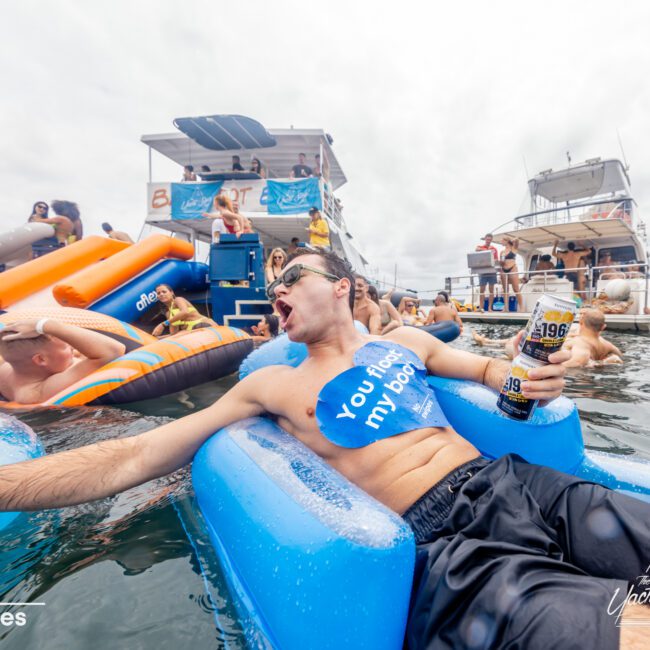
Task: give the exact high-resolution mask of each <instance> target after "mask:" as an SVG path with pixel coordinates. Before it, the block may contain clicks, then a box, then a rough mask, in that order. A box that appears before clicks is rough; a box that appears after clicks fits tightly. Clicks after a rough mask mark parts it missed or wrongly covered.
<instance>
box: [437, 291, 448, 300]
mask: <svg viewBox="0 0 650 650" xmlns="http://www.w3.org/2000/svg"><path fill="white" fill-rule="evenodd" d="M438 295H439V296H442V297H443V298H444V299H445V302H449V294H448V293H447V292H446V291H438Z"/></svg>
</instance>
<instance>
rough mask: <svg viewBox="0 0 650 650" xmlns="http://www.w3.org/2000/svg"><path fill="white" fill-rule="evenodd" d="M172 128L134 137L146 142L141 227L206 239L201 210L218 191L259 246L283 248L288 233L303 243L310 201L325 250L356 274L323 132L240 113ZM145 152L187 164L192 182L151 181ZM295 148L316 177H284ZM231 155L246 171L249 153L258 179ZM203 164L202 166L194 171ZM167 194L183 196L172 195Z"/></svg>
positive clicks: (338, 178)
mask: <svg viewBox="0 0 650 650" xmlns="http://www.w3.org/2000/svg"><path fill="white" fill-rule="evenodd" d="M174 126H176V128H177V129H178V131H177V132H176V133H164V134H158V135H143V136H142V138H141V140H142V142H144V144H146V145H147V146H148V147H149V184H148V192H147V198H148V200H147V206H148V208H147V218H146V223H147V224H149V225H151V226H156V227H158V228H162V229H163V230H168V231H172V232H174V233H178V234H179V235H186V236H187V237H188V238H190V240H192V241H203V242H210V238H211V235H210V228H211V223H212V220H211V219H209V218H205V217H202V216H201V213H202V212H210V211H211V208H212V206H211V200H212V198H213V196H214V194H215V192H221V193H224V194H226V195H227V196H229V197H230V199H231V200H232V201H233V203H235V204H238V207H239V212H240V213H241V214H243V215H244V216H245V217H247V218H248V219H250V221H251V222H252V225H253V228H254V230H255V232H257V233H259V235H260V238H261V240H262V241H263V243H264V246H265V248H274V247H276V246H279V247H284V248H286V247H287V246H288V245H289V243H290V241H291V239H292V238H293V237H297V238H298V239H299V240H300V241H301V242H304V241H305V240H308V236H307V230H306V229H307V227H308V226H309V221H310V220H309V214H308V211H309V209H310V208H311V207H313V206H315V207H318V208H319V209H320V210H321V213H322V214H323V216H324V217H325V219H326V220H327V222H328V225H329V227H330V240H331V245H332V249H333V250H334V251H335V252H336V253H338V254H339V255H341V256H343V257H345V258H346V259H348V260H349V261H350V262H351V264H352V265H353V267H354V268H355V269H359V271H360V272H363V271H364V269H365V267H366V265H367V261H366V260H365V258H364V257H363V255H362V254H361V253H360V252H359V250H358V249H357V247H356V246H355V245H353V243H352V241H351V240H352V235H351V234H350V232H349V230H348V227H347V225H346V223H345V219H344V218H343V215H342V212H341V204H340V202H339V200H338V199H337V198H336V196H335V192H336V190H338V189H339V188H340V187H341V186H342V185H343V184H344V183H346V182H347V178H346V177H345V174H344V172H343V169H342V168H341V165H340V163H339V161H338V159H337V158H336V155H335V153H334V150H333V147H332V144H333V139H332V137H331V136H330V135H329V134H328V133H326V132H325V131H323V130H322V129H294V128H289V129H266V128H265V127H264V126H263V125H262V124H260V123H259V122H257V121H256V120H253V119H251V118H249V117H244V116H242V115H208V116H203V117H184V118H177V119H176V120H174ZM152 150H154V151H157V152H159V153H161V154H162V155H163V156H165V157H166V158H169V159H170V160H172V161H174V162H175V163H178V164H179V165H180V166H181V169H182V167H184V166H185V165H192V166H193V167H194V172H195V173H196V175H197V177H198V180H197V182H195V183H182V184H181V183H175V182H163V183H159V182H158V183H154V182H152V163H151V152H152ZM301 153H302V154H305V157H306V163H305V164H306V165H307V166H308V167H310V168H312V169H314V170H315V169H317V168H318V167H320V175H319V176H314V177H311V178H308V179H295V178H290V174H291V169H292V167H293V166H294V165H296V164H297V163H298V155H299V154H301ZM233 156H239V158H240V162H241V166H242V167H244V168H245V169H246V170H247V169H248V168H250V167H251V160H252V159H253V158H257V159H258V160H259V161H260V162H261V164H262V169H263V175H264V177H262V176H261V175H260V174H259V173H255V172H250V171H233ZM317 156H318V159H317ZM318 160H320V161H321V162H320V164H319V163H318V162H317V161H318ZM206 167H207V168H208V169H209V171H202V170H203V169H205V168H206ZM181 173H182V172H181V171H179V178H180V177H181ZM175 193H182V194H183V196H180V195H179V197H178V198H177V199H176V200H175V196H174V194H175Z"/></svg>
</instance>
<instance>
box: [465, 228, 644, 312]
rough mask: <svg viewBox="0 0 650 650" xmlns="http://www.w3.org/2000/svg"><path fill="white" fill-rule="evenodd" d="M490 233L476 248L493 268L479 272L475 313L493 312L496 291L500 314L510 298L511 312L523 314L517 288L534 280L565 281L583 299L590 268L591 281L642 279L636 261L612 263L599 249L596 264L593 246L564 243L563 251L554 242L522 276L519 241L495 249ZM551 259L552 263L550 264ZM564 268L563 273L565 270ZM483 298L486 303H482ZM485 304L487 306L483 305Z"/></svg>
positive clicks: (505, 241)
mask: <svg viewBox="0 0 650 650" xmlns="http://www.w3.org/2000/svg"><path fill="white" fill-rule="evenodd" d="M493 242H494V237H493V235H492V234H491V233H488V234H486V235H485V237H483V238H482V243H481V244H478V245H477V246H476V249H475V250H476V251H477V252H481V251H489V252H490V253H491V254H492V258H493V269H494V270H492V269H490V270H486V271H483V272H480V273H479V274H478V277H479V311H483V310H484V308H485V306H487V311H494V305H495V302H496V294H497V291H498V292H499V293H500V294H501V296H502V298H503V307H502V309H503V311H505V312H508V311H510V310H511V309H510V307H511V305H510V302H511V301H510V297H511V296H514V297H515V299H516V303H515V309H514V311H523V301H522V295H521V285H522V284H523V283H525V282H529V281H530V280H531V279H534V278H536V277H549V276H552V277H557V278H566V279H567V280H569V281H570V282H572V283H573V287H574V291H575V293H576V295H577V296H578V297H584V296H585V292H586V283H587V277H588V276H587V274H588V270H589V268H590V267H595V268H594V271H593V278H594V282H596V281H597V280H599V279H600V280H614V279H635V278H644V277H645V273H644V272H643V268H644V265H643V264H642V263H640V262H638V261H637V260H629V261H627V262H624V263H622V262H619V263H618V264H616V263H615V262H614V261H613V260H612V253H611V251H609V250H601V251H599V253H598V260H597V261H596V251H595V249H594V248H593V247H590V248H579V247H577V246H576V244H575V242H572V241H570V242H568V243H567V245H566V250H560V248H559V245H560V241H559V240H556V241H555V243H554V245H553V250H552V251H551V253H550V254H545V255H541V256H539V258H538V259H537V262H536V265H535V266H534V268H531V270H530V271H529V272H527V273H526V274H524V275H522V272H521V271H520V270H519V268H518V266H517V255H518V253H519V240H518V239H516V238H512V239H510V238H505V239H504V240H503V249H502V250H501V251H499V250H497V248H496V246H495V245H494V243H493ZM553 258H555V262H554V261H553ZM565 269H566V270H565ZM486 298H487V300H486ZM486 303H487V305H486Z"/></svg>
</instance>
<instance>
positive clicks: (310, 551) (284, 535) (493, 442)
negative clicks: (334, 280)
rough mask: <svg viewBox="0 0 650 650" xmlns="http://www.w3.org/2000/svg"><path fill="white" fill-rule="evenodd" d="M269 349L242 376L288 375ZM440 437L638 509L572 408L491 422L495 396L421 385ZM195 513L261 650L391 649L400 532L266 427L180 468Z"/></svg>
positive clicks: (630, 476)
mask: <svg viewBox="0 0 650 650" xmlns="http://www.w3.org/2000/svg"><path fill="white" fill-rule="evenodd" d="M298 345H299V344H293V343H290V342H288V341H287V340H286V339H283V338H282V337H279V339H275V340H274V341H271V342H270V343H265V344H264V345H263V346H262V347H261V348H259V349H258V350H257V351H255V352H253V353H251V355H249V357H248V358H247V359H246V360H245V361H244V362H243V363H242V367H241V368H240V373H241V374H247V373H249V372H253V371H254V370H256V369H257V368H258V367H262V366H263V365H269V363H271V364H272V363H283V362H284V363H285V364H286V365H298V363H300V361H302V359H303V358H304V357H303V355H302V351H301V350H300V349H299V348H296V346H298ZM426 382H427V383H428V385H429V387H430V390H431V391H433V392H434V393H435V396H436V398H437V401H438V403H439V405H440V407H441V409H442V412H443V414H444V416H445V417H446V419H447V420H448V421H449V423H450V425H451V426H452V427H453V428H454V429H455V430H456V431H458V432H459V433H460V434H461V435H463V436H464V437H465V438H467V439H468V440H469V441H470V442H472V444H474V445H475V446H476V447H477V448H478V449H479V450H480V452H481V453H482V454H483V455H484V456H486V457H488V458H497V457H499V456H501V455H503V454H506V453H518V454H519V455H521V456H522V457H523V458H525V459H526V460H528V461H529V462H533V463H539V464H543V465H547V466H550V467H553V468H555V469H558V470H560V471H564V472H567V473H571V474H575V475H577V476H580V477H583V478H585V479H586V480H589V481H594V482H598V483H602V484H603V485H606V486H608V487H610V488H612V489H616V490H619V491H621V492H625V493H627V494H629V495H631V496H634V497H637V498H641V499H645V500H650V463H648V462H646V461H643V460H638V459H633V458H626V457H624V456H620V455H618V456H617V455H612V454H606V453H602V452H591V451H589V452H586V451H585V448H584V444H583V441H582V433H581V429H580V420H579V417H578V412H577V409H576V407H575V404H574V403H573V402H572V401H571V400H569V399H567V398H564V397H561V398H558V399H556V400H554V401H553V402H551V404H550V405H549V406H547V407H545V408H539V409H537V410H536V411H535V413H534V414H533V417H532V418H531V419H530V420H529V421H528V422H520V421H517V420H512V419H510V418H507V417H505V416H503V415H502V414H501V413H500V411H499V410H498V409H497V407H496V400H497V395H496V393H495V392H494V391H492V390H490V389H488V388H486V387H485V386H482V385H480V384H475V383H473V382H468V381H459V380H450V379H443V378H440V377H432V376H429V377H427V378H426ZM193 482H194V487H195V491H196V494H197V498H198V502H199V506H200V508H201V511H202V512H203V515H204V518H205V520H206V521H207V524H208V528H209V532H210V536H211V539H212V541H213V544H214V547H215V549H216V550H217V552H218V554H219V556H220V558H221V561H222V564H223V566H224V572H225V574H226V576H227V578H228V580H229V582H230V584H231V586H232V588H233V591H234V593H235V594H236V595H237V596H238V601H239V606H240V607H241V609H242V619H243V620H244V623H245V625H246V621H249V622H250V623H251V626H253V624H255V625H257V626H258V627H259V629H260V630H261V631H262V634H263V635H264V636H265V637H266V639H268V643H269V645H270V647H273V648H281V649H283V650H287V649H289V650H291V649H294V648H296V649H298V648H300V649H301V650H302V649H303V648H310V649H315V650H320V649H321V648H335V649H336V650H341V649H343V648H355V649H357V648H369V649H370V648H372V649H384V648H385V649H394V650H400V649H401V648H402V644H403V634H404V629H405V623H406V618H407V610H408V604H409V595H410V588H411V581H412V572H413V560H414V542H413V537H412V534H411V531H410V529H409V528H408V527H407V526H406V524H405V523H404V522H403V520H402V519H401V518H400V517H399V516H398V515H396V514H395V513H393V512H392V511H390V510H389V509H387V508H386V507H384V506H383V505H382V504H380V503H378V502H377V501H376V500H374V499H373V498H372V497H370V496H368V495H367V494H365V493H364V492H363V491H361V490H360V489H359V488H357V487H356V486H354V485H353V484H351V483H350V482H349V481H348V480H347V479H345V478H344V477H343V476H341V475H340V474H339V473H337V472H336V471H335V470H334V469H332V468H331V467H330V466H329V465H327V464H326V463H325V462H324V461H323V460H322V459H320V458H319V457H318V456H316V455H315V454H314V453H313V452H311V451H310V450H309V449H307V448H306V447H305V446H304V445H302V443H300V442H299V441H298V440H296V439H295V438H293V437H292V436H290V435H289V434H288V433H286V432H284V431H282V430H281V429H280V428H279V427H278V426H277V425H276V424H274V423H273V422H271V421H270V420H268V419H266V418H255V419H250V420H245V421H242V422H240V423H238V424H236V425H232V426H230V427H227V428H226V429H224V430H222V431H221V432H219V433H218V434H217V435H215V436H213V437H212V438H210V439H209V440H208V441H207V442H206V443H205V444H204V445H203V447H202V448H201V449H200V450H199V452H198V454H197V456H196V458H195V460H194V466H193Z"/></svg>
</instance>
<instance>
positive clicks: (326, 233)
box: [306, 208, 330, 248]
mask: <svg viewBox="0 0 650 650" xmlns="http://www.w3.org/2000/svg"><path fill="white" fill-rule="evenodd" d="M309 216H310V217H311V222H310V224H309V226H308V227H307V228H306V230H308V231H309V244H310V245H311V246H314V247H318V248H329V247H330V227H329V226H328V225H327V221H325V219H323V217H322V215H321V213H320V210H319V209H318V208H310V209H309Z"/></svg>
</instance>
